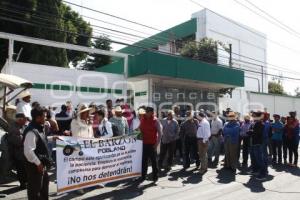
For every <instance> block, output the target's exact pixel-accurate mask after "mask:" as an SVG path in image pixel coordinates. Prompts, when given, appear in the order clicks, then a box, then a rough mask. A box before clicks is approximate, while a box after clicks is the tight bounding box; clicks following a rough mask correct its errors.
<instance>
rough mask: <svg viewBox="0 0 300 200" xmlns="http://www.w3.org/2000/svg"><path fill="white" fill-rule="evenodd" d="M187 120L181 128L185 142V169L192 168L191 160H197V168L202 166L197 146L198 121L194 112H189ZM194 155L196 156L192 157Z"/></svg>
mask: <svg viewBox="0 0 300 200" xmlns="http://www.w3.org/2000/svg"><path fill="white" fill-rule="evenodd" d="M186 115H187V119H186V120H185V121H184V122H183V123H182V124H181V126H180V135H181V136H182V137H183V140H184V157H185V158H184V169H187V168H189V167H190V164H191V158H193V157H194V158H195V160H196V167H197V168H198V167H199V166H200V161H199V155H198V153H197V152H198V145H197V129H198V120H197V119H195V118H194V117H193V113H192V111H187V113H186ZM192 153H194V156H192Z"/></svg>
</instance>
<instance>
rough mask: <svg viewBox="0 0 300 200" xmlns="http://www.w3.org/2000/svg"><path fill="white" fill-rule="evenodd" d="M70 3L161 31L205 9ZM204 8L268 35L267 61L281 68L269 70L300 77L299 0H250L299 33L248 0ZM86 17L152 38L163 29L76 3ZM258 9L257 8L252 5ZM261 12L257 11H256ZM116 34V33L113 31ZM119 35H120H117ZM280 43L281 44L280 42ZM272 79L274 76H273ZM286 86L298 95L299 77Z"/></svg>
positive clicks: (146, 1) (178, 4)
mask: <svg viewBox="0 0 300 200" xmlns="http://www.w3.org/2000/svg"><path fill="white" fill-rule="evenodd" d="M68 1H70V2H73V3H76V4H79V5H82V6H86V7H89V8H93V9H96V10H100V11H102V12H106V13H109V14H113V15H116V16H119V17H122V18H126V19H129V20H132V21H136V22H139V23H141V24H144V25H148V26H151V27H155V28H157V29H159V30H165V29H168V28H170V27H173V26H175V25H177V24H180V23H182V22H185V21H187V20H189V19H190V18H191V15H192V13H194V12H197V11H199V10H201V9H203V8H202V7H200V6H199V5H196V4H195V3H193V2H191V1H190V0H68ZM194 1H195V2H198V3H199V4H201V5H203V6H204V7H206V8H208V9H210V10H212V11H214V12H217V13H219V14H221V15H223V16H225V17H228V18H230V19H232V20H234V21H237V22H239V23H242V24H244V25H247V26H249V27H251V28H254V29H256V30H258V31H260V32H263V33H264V34H266V35H267V38H268V41H267V62H268V63H271V64H274V65H276V66H279V67H281V68H284V69H281V70H280V71H278V70H274V69H269V73H271V74H276V75H282V76H286V77H293V78H298V79H300V63H299V58H300V23H299V19H300V12H299V7H300V1H299V0H285V1H279V0H277V1H274V0H249V1H250V2H252V3H254V4H255V5H257V6H258V7H260V8H261V9H263V10H264V11H266V12H267V13H269V14H270V15H272V16H273V17H275V18H276V19H277V20H279V21H281V22H283V23H284V24H285V25H287V26H289V27H291V28H293V29H294V30H295V31H297V32H298V33H299V34H297V33H296V34H295V33H294V34H290V33H287V32H286V31H284V30H282V29H280V28H279V27H277V26H276V25H273V24H271V23H269V22H268V21H266V20H265V19H263V18H262V17H260V16H257V15H256V14H254V13H253V12H251V11H249V10H247V9H246V8H244V7H242V6H241V5H239V4H238V3H237V2H236V1H239V2H241V3H244V4H246V5H247V6H249V7H251V5H249V4H247V2H246V0H194ZM72 8H73V9H74V10H76V11H78V12H79V13H80V14H81V15H83V16H89V17H93V18H97V19H102V20H104V21H109V22H112V23H116V24H118V25H120V26H124V27H127V28H131V29H134V30H138V31H139V32H143V33H137V32H134V31H129V30H128V29H123V28H120V27H116V26H113V25H109V24H105V23H103V22H99V21H95V20H92V19H88V18H86V17H84V18H85V19H86V20H87V21H90V22H91V24H94V25H98V26H104V27H108V28H112V29H117V30H119V31H124V32H130V33H133V34H137V35H140V36H143V37H149V36H150V35H152V34H155V33H157V32H159V31H157V30H153V29H150V28H146V27H143V26H139V25H134V24H131V23H127V22H124V21H122V20H118V19H115V18H112V17H108V16H105V15H102V14H99V13H95V12H92V11H89V10H86V9H83V8H78V7H76V6H72ZM252 9H254V10H255V8H253V7H252ZM256 11H257V10H256ZM100 33H104V34H107V35H111V32H110V31H107V30H103V29H100V28H97V30H95V32H94V34H95V35H99V34H100ZM113 34H116V33H113ZM116 37H119V38H116ZM112 39H114V40H118V41H123V42H126V43H129V44H132V43H134V41H138V40H140V39H141V38H137V37H132V36H126V37H125V38H124V36H120V35H114V37H113V38H112ZM274 42H275V43H274ZM277 43H279V44H280V45H278V44H277ZM121 47H123V46H121V45H113V50H118V49H119V48H121ZM269 79H271V77H269ZM282 82H283V86H284V89H285V91H287V92H288V93H289V94H294V90H295V88H296V87H300V81H299V80H290V79H286V78H285V79H283V80H282Z"/></svg>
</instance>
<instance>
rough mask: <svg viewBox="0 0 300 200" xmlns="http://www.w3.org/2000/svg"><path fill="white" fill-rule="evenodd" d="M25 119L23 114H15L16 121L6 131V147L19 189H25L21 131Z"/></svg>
mask: <svg viewBox="0 0 300 200" xmlns="http://www.w3.org/2000/svg"><path fill="white" fill-rule="evenodd" d="M26 122H27V119H26V117H25V115H24V114H23V113H18V114H16V120H15V122H14V123H13V124H11V125H10V127H9V130H8V137H7V139H8V145H9V151H10V154H11V158H12V161H13V164H14V166H15V167H16V170H17V177H18V180H19V182H20V189H21V190H23V189H25V188H26V182H27V176H26V171H25V156H24V146H23V131H24V129H25V124H26Z"/></svg>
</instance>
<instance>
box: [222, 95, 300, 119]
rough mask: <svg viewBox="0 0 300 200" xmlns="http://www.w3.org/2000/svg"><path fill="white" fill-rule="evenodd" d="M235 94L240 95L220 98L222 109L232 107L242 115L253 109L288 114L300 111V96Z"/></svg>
mask: <svg viewBox="0 0 300 200" xmlns="http://www.w3.org/2000/svg"><path fill="white" fill-rule="evenodd" d="M235 92H236V91H235ZM235 96H236V97H237V96H238V98H234V99H232V98H229V97H223V98H220V99H219V100H220V102H219V105H220V110H225V109H226V108H227V107H230V108H232V109H233V110H234V111H237V112H239V113H241V114H242V115H245V114H247V113H249V112H250V111H251V110H266V111H267V112H269V113H270V114H271V115H273V114H275V113H276V114H280V115H288V113H289V112H290V111H298V113H300V98H295V97H289V96H279V95H271V94H262V93H253V92H245V91H243V92H240V94H235Z"/></svg>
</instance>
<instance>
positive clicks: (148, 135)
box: [140, 107, 162, 182]
mask: <svg viewBox="0 0 300 200" xmlns="http://www.w3.org/2000/svg"><path fill="white" fill-rule="evenodd" d="M140 130H141V132H142V134H143V159H142V179H141V180H142V181H144V180H145V179H146V175H147V170H148V159H150V160H151V164H152V174H153V177H152V178H153V181H154V182H156V181H157V180H158V168H157V152H156V149H157V146H158V144H159V142H160V139H161V135H162V128H161V124H160V122H159V121H158V119H157V118H156V117H155V116H154V109H153V108H152V107H147V108H146V115H145V117H144V118H142V119H141V124H140Z"/></svg>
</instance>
